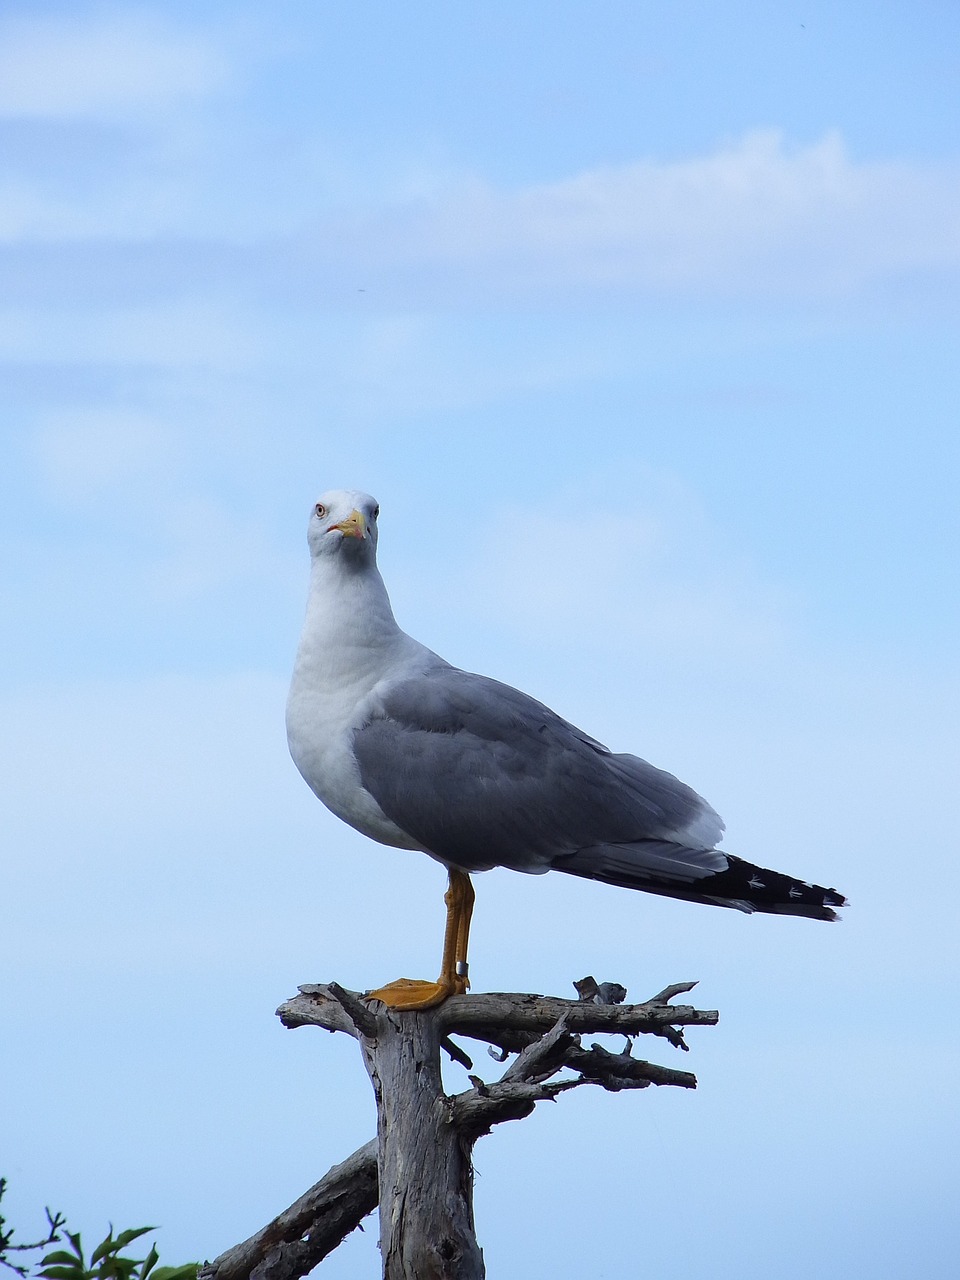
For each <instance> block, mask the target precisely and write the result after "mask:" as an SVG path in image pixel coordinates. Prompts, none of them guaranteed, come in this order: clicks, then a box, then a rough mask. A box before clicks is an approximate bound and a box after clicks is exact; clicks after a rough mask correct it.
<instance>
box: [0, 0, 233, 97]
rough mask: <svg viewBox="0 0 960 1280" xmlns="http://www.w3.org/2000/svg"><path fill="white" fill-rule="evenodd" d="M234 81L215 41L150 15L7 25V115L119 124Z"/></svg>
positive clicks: (1, 67)
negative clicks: (137, 113)
mask: <svg viewBox="0 0 960 1280" xmlns="http://www.w3.org/2000/svg"><path fill="white" fill-rule="evenodd" d="M227 77H228V68H227V63H226V61H225V59H224V57H223V55H222V53H221V52H220V51H218V50H217V49H216V48H215V47H214V45H213V44H212V42H210V41H207V40H205V39H204V38H203V37H202V36H201V35H199V34H197V33H196V32H185V31H178V30H177V29H176V28H174V27H173V26H172V25H171V24H170V23H169V22H168V21H167V20H165V19H163V18H160V17H158V16H156V15H153V14H150V13H148V12H145V11H143V10H139V11H136V12H134V11H131V10H129V9H122V8H117V9H112V10H106V11H101V12H100V13H98V14H97V15H96V16H95V17H93V18H92V19H91V17H90V15H89V14H83V13H75V14H70V15H58V16H56V17H43V18H30V19H25V18H7V19H6V21H4V22H3V23H2V25H0V115H6V116H27V117H30V116H33V117H53V118H65V117H95V118H97V117H103V116H104V115H107V116H113V117H116V116H118V115H119V114H121V113H129V112H130V111H140V110H149V111H153V110H157V109H162V108H164V107H166V106H168V105H169V104H171V103H172V102H176V101H178V100H180V99H192V98H198V97H204V96H206V95H208V94H209V93H211V92H213V91H214V90H216V89H218V88H220V87H221V86H222V85H223V84H224V83H225V81H226V80H227Z"/></svg>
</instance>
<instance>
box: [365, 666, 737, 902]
mask: <svg viewBox="0 0 960 1280" xmlns="http://www.w3.org/2000/svg"><path fill="white" fill-rule="evenodd" d="M354 749H355V753H356V758H357V762H358V764H359V767H360V777H361V780H362V782H363V785H364V787H365V788H366V789H367V790H368V791H369V792H370V794H371V795H372V796H373V797H374V799H375V800H376V801H377V803H378V804H379V806H380V808H381V809H382V810H383V811H384V813H386V815H387V816H388V817H389V818H391V819H392V820H393V821H394V822H395V823H396V824H397V825H398V826H399V827H401V828H402V830H404V831H405V832H407V833H408V834H409V835H411V836H412V837H413V838H414V839H415V840H417V841H418V843H419V844H420V845H421V846H422V847H423V848H424V849H425V850H427V851H428V852H429V853H432V854H433V855H434V856H436V857H438V858H440V859H441V860H442V861H444V862H447V863H450V864H453V865H454V866H457V867H461V868H462V869H464V870H466V871H479V870H484V869H487V868H489V867H493V866H506V867H512V868H513V869H514V870H517V871H546V870H548V869H549V868H550V866H551V865H553V864H554V863H557V862H558V861H560V863H561V865H562V859H564V858H569V857H571V855H579V860H581V861H582V860H583V859H584V858H586V859H587V860H588V861H592V859H593V857H597V858H601V857H604V856H610V854H611V853H615V852H616V851H617V850H620V851H622V852H624V853H626V852H628V850H627V848H626V846H629V857H630V861H631V863H632V864H633V866H634V868H635V871H641V868H643V870H648V871H649V873H650V875H651V878H652V879H654V880H657V879H666V880H668V881H670V880H672V881H673V882H677V881H679V882H685V883H689V882H690V881H692V880H697V879H700V878H701V877H703V876H705V875H708V874H710V873H711V872H714V871H719V870H723V869H724V868H725V867H726V866H727V859H726V857H725V856H724V855H723V854H722V853H719V852H714V851H713V850H712V848H711V847H710V846H712V845H714V844H715V843H716V841H717V840H718V839H719V838H720V834H721V832H722V831H723V823H722V822H721V821H720V819H719V817H718V816H717V814H716V813H714V811H713V810H712V809H711V808H710V806H709V805H708V804H707V803H706V802H705V801H704V800H702V799H701V798H700V797H699V796H698V795H697V794H696V792H695V791H693V790H691V788H690V787H687V786H685V785H684V784H683V783H682V782H680V781H678V780H677V779H676V778H675V777H673V776H672V774H669V773H665V772H663V771H662V770H661V769H656V768H654V767H653V766H652V765H650V764H647V763H646V761H644V760H640V759H638V758H637V757H636V756H629V755H614V754H613V753H612V752H610V751H608V750H607V748H606V747H604V746H603V745H602V744H601V743H599V742H596V741H594V740H593V739H592V738H590V737H588V736H587V735H586V734H584V733H581V731H580V730H579V729H577V728H575V727H574V726H573V725H571V724H568V723H567V721H565V720H563V719H561V718H560V716H558V715H556V714H555V713H554V712H553V711H551V710H550V709H549V708H548V707H545V706H543V705H542V703H539V702H536V701H535V700H534V699H533V698H529V697H527V695H526V694H524V693H520V692H519V691H518V690H516V689H511V688H510V687H509V686H508V685H504V684H500V683H498V682H497V681H496V680H490V679H487V678H486V677H485V676H476V675H471V674H469V673H467V672H465V671H459V670H457V669H456V668H455V667H442V668H436V669H434V670H432V671H429V672H427V673H425V674H423V675H420V676H416V677H412V678H410V679H408V680H404V681H400V682H398V683H397V684H396V685H394V686H392V687H391V688H390V689H389V691H388V692H387V693H386V694H385V696H384V697H383V699H382V703H381V706H380V708H379V710H378V712H377V713H376V714H375V715H374V717H373V718H371V719H370V720H369V721H368V722H367V723H366V724H364V725H363V726H362V727H361V728H360V729H358V730H357V731H356V734H355V738H354ZM690 845H692V846H694V847H692V848H691V847H689V846H690ZM638 862H639V864H640V865H639V866H638ZM558 869H559V868H558ZM641 874H642V872H641Z"/></svg>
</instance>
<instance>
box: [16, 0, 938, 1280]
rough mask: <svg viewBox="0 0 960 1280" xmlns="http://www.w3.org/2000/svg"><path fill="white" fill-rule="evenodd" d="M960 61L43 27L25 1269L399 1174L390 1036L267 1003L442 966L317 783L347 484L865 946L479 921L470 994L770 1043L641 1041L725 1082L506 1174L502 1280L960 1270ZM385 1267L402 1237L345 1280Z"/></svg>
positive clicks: (481, 881) (933, 18)
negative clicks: (657, 1015)
mask: <svg viewBox="0 0 960 1280" xmlns="http://www.w3.org/2000/svg"><path fill="white" fill-rule="evenodd" d="M958 42H960V11H958V9H957V7H956V6H955V5H952V4H947V3H943V2H942V0H941V2H937V0H919V2H916V0H915V2H914V3H911V4H906V3H902V2H897V3H894V2H886V3H870V4H867V3H864V2H863V0H849V2H848V3H846V4H844V5H842V6H837V5H834V4H827V3H823V2H820V3H818V2H813V3H805V4H792V3H789V4H778V5H770V4H760V3H747V2H746V0H743V2H735V0H730V2H725V0H720V2H719V3H715V4H705V3H697V2H695V0H687V2H686V3H681V4H669V5H668V4H662V3H661V4H656V3H651V2H649V0H639V2H638V0H631V2H630V3H620V2H617V0H610V3H608V4H605V5H603V6H600V7H597V6H587V5H586V4H584V3H582V2H580V3H574V2H572V0H551V3H549V4H546V3H542V2H541V0H530V2H529V3H527V4H525V5H523V6H517V5H515V4H506V3H501V2H499V0H488V3H485V4H483V5H480V4H463V5H456V6H451V5H446V4H436V3H417V2H416V0H414V2H413V3H410V4H406V5H403V6H398V5H393V4H385V3H382V0H368V2H367V3H365V4H363V5H336V4H331V3H319V4H318V3H316V0H309V3H308V2H307V0H285V2H284V3H283V4H282V5H274V6H269V7H268V8H264V6H262V5H253V4H249V3H245V2H244V0H235V2H234V3H231V4H226V3H213V2H209V3H196V2H195V0H194V2H193V3H190V4H186V3H178V2H177V0H172V2H170V3H166V4H163V5H155V6H153V7H148V6H140V5H138V4H133V3H130V4H119V5H118V4H102V5H100V4H88V3H86V2H85V0H73V2H72V3H69V4H65V3H60V4H58V3H45V2H44V0H31V2H30V3H29V4H27V3H23V2H18V0H8V2H7V3H6V4H5V5H4V6H3V9H2V13H0V382H2V393H0V406H2V407H0V415H2V419H0V423H2V425H0V432H2V459H0V538H2V543H3V546H2V569H0V574H2V591H3V607H2V609H0V636H2V639H0V644H2V654H3V661H2V664H0V753H2V755H0V760H2V769H3V776H4V779H5V785H4V787H3V789H2V793H0V811H2V819H0V822H2V830H3V855H2V858H3V861H2V880H0V906H2V912H0V1025H2V1027H3V1035H2V1039H0V1099H2V1104H0V1164H2V1167H0V1174H3V1175H5V1176H6V1177H7V1178H8V1179H9V1180H10V1191H9V1193H8V1198H7V1199H6V1200H5V1202H4V1206H5V1211H6V1212H7V1216H8V1218H9V1220H10V1221H11V1222H12V1223H14V1224H15V1225H16V1226H17V1227H18V1230H19V1232H20V1234H22V1235H24V1236H25V1235H29V1234H31V1232H33V1231H34V1230H35V1229H37V1228H39V1226H40V1223H41V1220H42V1209H43V1206H44V1205H45V1204H49V1205H51V1206H52V1207H54V1208H57V1209H60V1210H61V1211H63V1212H64V1213H66V1214H67V1215H68V1219H69V1221H70V1223H71V1225H72V1227H73V1228H74V1229H80V1230H82V1231H83V1232H84V1234H85V1236H88V1237H89V1238H90V1239H91V1240H93V1239H98V1238H99V1236H97V1235H96V1233H97V1232H100V1233H101V1234H105V1230H106V1224H107V1223H108V1222H113V1223H114V1224H115V1225H117V1226H122V1227H125V1226H139V1225H142V1224H146V1223H151V1224H157V1225H158V1226H159V1228H160V1231H159V1234H158V1237H157V1239H158V1245H159V1248H160V1254H161V1260H162V1261H163V1262H167V1263H170V1264H173V1263H179V1262H183V1261H186V1260H188V1259H196V1258H212V1257H214V1256H215V1255H216V1254H218V1253H219V1252H221V1251H222V1250H223V1249H225V1248H227V1247H229V1246H230V1245H231V1244H234V1243H236V1242H237V1241H239V1240H241V1239H243V1238H245V1237H246V1236H248V1235H249V1234H251V1233H252V1232H253V1231H255V1230H256V1229H258V1228H259V1227H260V1226H261V1225H263V1224H264V1223H265V1222H266V1221H267V1220H268V1219H269V1218H271V1217H272V1216H273V1215H274V1214H275V1213H276V1212H278V1211H279V1210H281V1209H282V1208H284V1207H285V1206H286V1205H287V1204H288V1203H290V1202H291V1201H292V1200H293V1199H295V1198H296V1197H297V1196H298V1195H299V1194H300V1193H301V1192H303V1191H304V1190H305V1189H306V1188H307V1187H308V1186H309V1185H310V1184H311V1183H313V1182H314V1181H316V1180H317V1179H318V1178H319V1177H320V1176H321V1175H322V1174H323V1173H324V1172H325V1171H326V1169H327V1168H328V1167H329V1166H330V1165H332V1164H334V1163H337V1162H339V1161H340V1160H342V1159H343V1158H344V1157H345V1156H346V1155H348V1154H349V1153H350V1152H351V1151H352V1150H353V1149H354V1148H355V1147H357V1146H360V1145H361V1144H363V1143H364V1142H366V1141H367V1140H368V1138H369V1137H371V1136H372V1134H373V1132H374V1127H375V1113H374V1109H373V1102H372V1095H371V1090H370V1087H369V1083H368V1081H367V1079H366V1077H365V1074H364V1072H363V1068H362V1065H361V1062H360V1059H359V1055H358V1053H357V1051H356V1046H355V1045H354V1044H353V1043H352V1042H349V1041H347V1040H346V1038H345V1037H331V1036H327V1035H320V1034H319V1033H316V1032H314V1031H313V1030H311V1029H301V1030H298V1031H294V1032H291V1031H286V1030H284V1029H283V1028H282V1027H281V1026H280V1025H279V1023H278V1022H277V1019H276V1018H275V1016H274V1009H275V1008H276V1006H277V1005H278V1004H279V1003H280V1002H281V1001H282V1000H284V999H286V998H288V997H289V996H291V995H292V994H293V993H294V992H295V990H296V987H297V985H298V983H301V982H314V981H328V980H331V979H336V980H337V981H339V982H341V983H342V984H344V985H345V986H348V987H352V988H355V989H363V988H366V987H372V986H376V985H379V984H381V983H383V982H384V981H388V980H390V979H392V978H394V977H397V976H400V974H406V975H410V976H423V977H432V976H433V974H434V970H435V968H436V965H437V962H438V955H439V949H440V941H441V937H440V935H441V928H442V904H441V895H442V892H443V888H444V880H443V873H442V870H441V869H440V868H438V867H437V866H436V864H434V863H433V862H432V861H431V860H430V859H428V858H425V857H421V856H418V855H416V854H412V853H408V852H403V851H398V850H392V849H386V848H383V847H381V846H378V845H375V844H373V843H372V842H370V841H369V840H366V839H364V838H363V837H361V836H360V835H358V834H356V833H354V832H353V831H351V830H350V829H348V828H347V827H345V826H343V825H342V824H340V823H339V822H338V821H337V820H336V819H335V818H334V817H333V816H332V815H331V814H329V813H327V812H326V810H324V809H323V807H322V806H321V805H320V804H319V803H318V802H317V800H316V799H315V798H314V797H313V796H312V795H311V793H310V792H309V790H308V789H307V787H306V786H305V785H304V784H303V782H302V780H301V779H300V778H299V776H298V775H297V773H296V770H295V768H294V766H293V765H292V763H291V762H290V760H289V758H288V755H287V750H286V743H285V739H284V730H283V707H284V700H285V694H286V686H287V682H288V679H289V671H290V667H291V663H292V658H293V653H294V651H295V647H296V642H297V636H298V633H299V628H300V625H301V621H302V615H303V606H304V600H305V592H306V572H307V553H306V544H305V530H306V522H307V516H308V513H309V511H310V509H311V506H312V503H313V501H314V500H315V498H316V496H317V495H318V494H319V493H320V492H322V491H323V490H325V489H327V488H330V487H338V486H342V487H348V488H358V489H362V490H365V491H367V492H370V493H372V494H374V495H375V496H376V497H377V499H378V500H379V502H380V503H381V505H382V515H381V519H380V564H381V568H382V570H383V573H384V577H385V579H386V582H387V585H388V588H389V590H390V592H391V596H392V599H393V603H394V607H395V611H396V613H397V616H398V619H399V621H400V623H401V625H402V626H403V627H404V628H405V629H407V630H409V631H410V632H411V633H412V634H413V635H415V636H416V637H417V638H418V639H420V640H422V641H423V642H425V643H426V644H428V645H430V647H432V648H434V649H436V650H437V651H439V652H440V653H442V654H443V655H444V656H445V657H446V658H448V659H449V660H450V661H452V662H454V663H456V664H458V665H461V666H463V667H466V668H468V669H470V670H475V671H481V672H483V673H485V674H488V675H492V676H495V677H497V678H498V679H501V680H505V681H507V682H509V683H512V684H515V685H517V686H518V687H520V688H522V689H524V690H526V691H528V692H529V693H531V694H533V695H534V696H535V697H538V698H539V699H541V700H542V701H545V702H547V703H548V704H549V705H551V706H553V707H554V708H555V709H556V710H557V711H558V712H560V713H561V714H562V715H564V716H566V717H568V718H569V719H571V720H573V721H574V722H575V723H577V724H579V725H581V726H582V727H583V728H584V729H585V730H587V732H589V733H590V734H592V735H594V736H595V737H597V738H599V739H601V740H602V741H604V742H607V743H608V744H609V745H610V746H611V747H613V748H614V749H616V750H627V751H632V752H634V753H636V754H638V755H641V756H643V757H644V758H646V759H649V760H651V761H652V762H653V763H655V764H657V765H659V766H661V767H664V768H667V769H669V770H670V771H671V772H674V773H676V774H678V775H679V776H680V777H682V778H683V779H684V780H686V781H688V782H689V783H690V784H691V785H693V786H694V787H696V788H697V790H699V791H700V792H701V793H702V794H703V795H705V796H706V798H707V799H708V800H709V801H710V802H711V803H712V804H713V805H714V807H716V808H717V809H718V810H719V811H720V813H721V814H722V815H723V816H724V818H725V819H726V822H727V834H726V837H725V842H724V847H725V848H727V849H729V850H730V851H731V852H736V853H738V854H740V855H742V856H744V857H747V858H749V859H750V860H752V861H754V862H758V863H761V864H762V865H768V866H772V867H775V868H776V869H778V870H781V871H786V872H790V873H792V874H795V875H797V876H800V877H802V878H805V879H809V880H813V881H817V882H819V883H822V884H829V885H835V886H836V887H837V888H838V889H840V890H841V891H842V892H844V893H845V894H847V896H848V897H849V898H850V903H851V905H850V906H849V908H848V909H847V910H845V912H844V913H843V914H844V918H843V920H842V922H841V923H839V924H837V925H833V926H827V925H823V924H820V923H819V922H812V921H806V920H793V919H782V918H776V917H759V918H758V917H747V916H743V915H741V914H740V913H736V912H730V911H720V910H715V909H711V908H707V907H703V906H698V905H693V904H684V903H678V902H672V901H669V900H667V899H657V898H653V897H648V896H645V895H634V894H630V893H627V892H625V891H620V890H614V889H611V888H608V887H605V886H601V885H594V884H589V883H587V882H584V881H579V880H576V879H574V878H572V877H571V878H567V877H563V876H561V875H549V876H546V877H525V876H520V875H516V874H513V873H510V872H507V871H493V872H490V873H488V874H486V875H484V876H482V877H479V878H478V880H477V886H476V887H477V898H478V901H477V911H476V916H475V923H474V936H473V940H472V944H471V947H472V950H471V972H472V977H473V980H474V983H475V986H476V988H477V989H478V990H507V991H542V992H549V993H551V994H557V995H570V996H572V995H573V988H572V985H571V984H572V982H573V981H574V980H576V979H579V978H581V977H583V976H584V975H585V974H588V973H590V974H594V975H595V976H596V977H597V979H598V980H601V981H603V980H610V981H617V982H621V983H623V984H624V985H625V986H626V987H627V988H628V991H629V998H631V999H636V1000H641V999H644V998H646V997H648V996H650V995H652V994H653V993H654V992H656V991H658V990H660V989H661V988H662V987H664V986H665V985H667V984H668V983H671V982H677V981H685V980H689V979H693V978H696V979H698V980H699V982H700V985H699V987H698V988H697V989H696V992H695V998H696V1000H697V1002H698V1003H699V1004H700V1006H701V1007H704V1008H717V1009H719V1010H720V1022H719V1025H718V1026H717V1027H715V1028H700V1029H693V1030H691V1032H690V1033H689V1036H688V1040H689V1043H690V1050H691V1051H690V1053H689V1054H686V1055H683V1061H682V1062H678V1060H677V1059H678V1058H679V1057H680V1055H679V1054H677V1053H676V1051H674V1050H672V1049H671V1048H670V1047H669V1046H665V1047H664V1046H662V1045H661V1043H660V1042H656V1043H654V1044H653V1045H651V1046H646V1045H641V1046H638V1049H637V1052H638V1053H640V1054H641V1055H643V1054H644V1053H646V1054H649V1056H650V1057H651V1058H652V1059H653V1060H654V1061H663V1062H665V1063H666V1064H667V1065H673V1066H682V1067H683V1068H685V1069H689V1070H693V1071H695V1072H696V1073H697V1076H698V1078H699V1082H700V1085H699V1089H698V1090H697V1092H696V1093H689V1092H686V1091H679V1090H668V1089H659V1090H654V1089H649V1090H646V1091H644V1092H641V1093H636V1094H621V1095H607V1094H604V1093H602V1092H601V1091H599V1090H597V1091H591V1090H588V1089H586V1088H584V1089H580V1090H577V1091H576V1092H575V1093H573V1094H568V1095H566V1096H564V1097H563V1098H562V1099H561V1100H560V1101H559V1102H558V1103H557V1105H555V1106H549V1107H545V1106H542V1107H541V1108H540V1110H539V1111H538V1112H537V1113H536V1114H535V1115H534V1116H533V1117H531V1118H530V1119H528V1120H525V1121H524V1122H522V1123H521V1124H511V1125H504V1126H501V1127H500V1128H499V1129H498V1130H496V1131H495V1132H494V1133H493V1134H492V1135H491V1136H489V1137H487V1138H484V1139H483V1140H482V1141H481V1143H480V1144H479V1145H478V1147H477V1149H476V1167H477V1188H476V1214H477V1226H478V1234H479V1238H480V1241H481V1244H482V1246H483V1249H484V1253H485V1257H486V1260H487V1266H488V1270H489V1273H490V1274H491V1275H498V1274H499V1275H509V1274H520V1273H521V1272H522V1273H523V1274H524V1275H526V1276H529V1277H530V1280H547V1278H548V1277H551V1278H552V1277H555V1276H558V1275H569V1274H573V1273H575V1272H576V1273H580V1274H591V1275H596V1276H622V1275H624V1274H632V1273H633V1271H634V1270H635V1269H636V1270H640V1269H641V1268H642V1269H643V1271H644V1272H645V1273H649V1274H650V1275H656V1276H658V1277H662V1278H663V1280H728V1278H729V1280H733V1278H734V1277H735V1278H736V1280H761V1278H762V1280H767V1278H768V1277H770V1276H772V1275H773V1276H776V1277H777V1278H778V1280H799V1278H800V1277H808V1276H809V1275H811V1274H815V1275H817V1276H819V1277H821V1278H822V1280H834V1278H835V1277H837V1278H839V1277H847V1276H849V1275H851V1274H856V1275H869V1276H870V1277H871V1280H900V1278H901V1277H906V1276H914V1275H918V1274H941V1275H942V1274H947V1273H948V1272H949V1271H950V1269H951V1267H952V1265H953V1261H952V1260H953V1259H954V1258H955V1256H956V1225H955V1188H956V1185H957V1182H958V1179H960V1168H958V1157H957V1152H958V1150H960V1133H958V1121H957V1112H956V1106H955V1096H956V1085H957V1079H958V1059H960V1039H958V1035H957V1025H958V1012H960V1010H958V1008H957V999H956V995H955V992H954V989H953V984H952V982H951V981H950V975H951V973H952V971H953V969H954V968H955V966H956V942H955V939H956V907H955V903H956V900H957V891H958V889H960V884H958V879H960V877H958V872H957V869H956V866H957V860H956V837H955V834H954V831H953V828H952V826H951V825H950V823H948V822H947V821H946V818H945V814H946V811H947V810H948V809H949V808H950V807H951V805H952V804H953V803H955V799H954V797H955V794H956V779H957V766H958V754H960V753H958V746H957V729H956V726H957V723H958V712H960V678H958V677H960V672H958V662H957V621H958V618H957V590H956V565H957V559H958V554H957V553H958V510H960V504H958V502H957V498H956V494H957V484H958V430H957V410H956V404H957V400H958V395H957V393H958V381H960V377H958V372H957V370H958V361H957V336H958V332H957V331H958V327H960V326H958V321H960V306H958V300H957V299H958V293H957V285H958V282H960V148H958V142H957V130H956V120H957V107H958V93H960V43H958ZM951 821H952V820H951ZM484 1071H485V1072H486V1073H487V1074H491V1073H493V1072H494V1071H495V1065H494V1064H492V1063H491V1064H490V1066H489V1068H484ZM449 1087H450V1088H451V1090H459V1089H462V1088H466V1087H468V1083H467V1081H466V1079H465V1077H464V1075H463V1073H462V1072H460V1071H459V1069H456V1068H454V1069H451V1071H450V1073H449ZM378 1267H379V1262H378V1256H377V1251H376V1224H375V1220H371V1221H370V1222H369V1223H368V1224H367V1228H366V1230H365V1232H364V1233H362V1234H361V1233H356V1234H355V1235H354V1236H353V1237H351V1238H350V1239H349V1240H348V1241H347V1242H346V1243H345V1244H344V1245H343V1246H342V1248H341V1249H340V1250H338V1251H337V1253H335V1254H334V1255H332V1256H331V1257H330V1258H329V1259H328V1260H327V1261H326V1262H325V1263H324V1264H323V1265H322V1267H321V1269H320V1272H319V1274H321V1275H327V1276H329V1277H331V1278H332V1280H336V1278H337V1277H342V1278H344V1280H347V1278H351V1280H352V1278H354V1277H357V1276H360V1275H375V1274H378Z"/></svg>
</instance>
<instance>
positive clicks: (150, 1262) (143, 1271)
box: [140, 1244, 160, 1280]
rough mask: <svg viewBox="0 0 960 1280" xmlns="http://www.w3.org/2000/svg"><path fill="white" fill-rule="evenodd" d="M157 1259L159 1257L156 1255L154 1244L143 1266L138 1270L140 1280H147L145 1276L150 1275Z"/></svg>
mask: <svg viewBox="0 0 960 1280" xmlns="http://www.w3.org/2000/svg"><path fill="white" fill-rule="evenodd" d="M159 1257H160V1255H159V1253H157V1246H156V1245H155V1244H154V1245H151V1246H150V1252H149V1253H148V1254H147V1256H146V1257H145V1258H144V1260H143V1266H142V1267H141V1268H140V1280H147V1276H148V1275H149V1274H150V1272H151V1271H152V1270H153V1268H154V1267H155V1266H156V1265H157V1259H158V1258H159Z"/></svg>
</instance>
